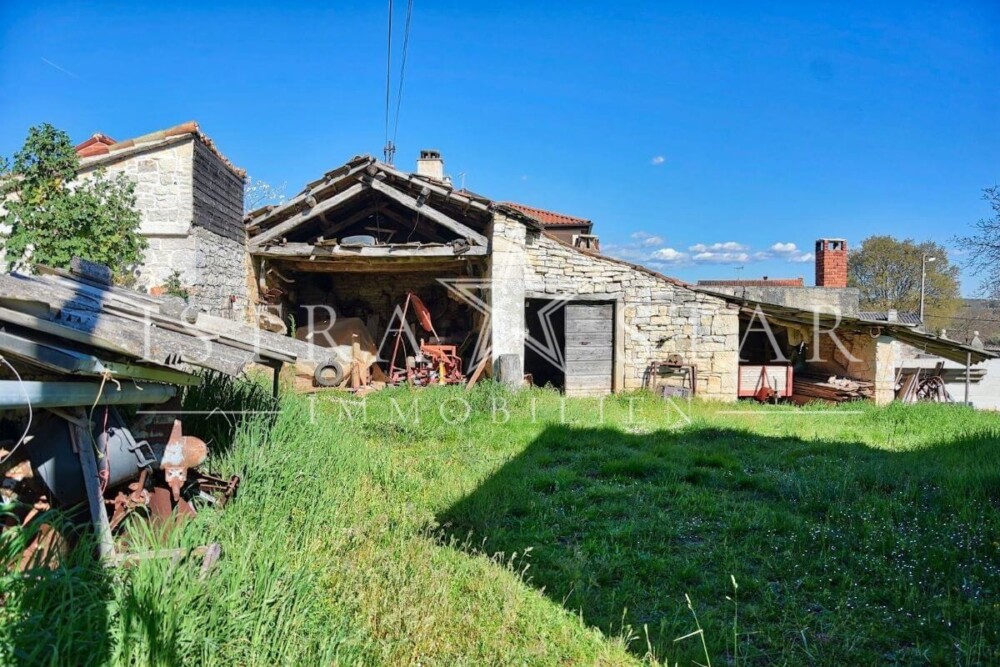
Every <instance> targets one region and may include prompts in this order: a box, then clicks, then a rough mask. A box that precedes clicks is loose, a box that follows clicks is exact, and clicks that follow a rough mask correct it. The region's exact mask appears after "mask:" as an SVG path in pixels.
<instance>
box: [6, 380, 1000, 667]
mask: <svg viewBox="0 0 1000 667" xmlns="http://www.w3.org/2000/svg"><path fill="white" fill-rule="evenodd" d="M457 397H463V398H465V397H467V398H468V399H469V402H470V405H471V406H472V416H471V417H470V419H469V420H468V421H467V422H466V423H463V424H459V425H454V424H450V423H448V422H447V421H446V420H445V419H444V418H443V417H442V416H441V414H440V413H439V412H438V411H437V410H436V409H435V407H434V406H435V403H434V402H435V401H439V400H443V399H447V398H457ZM627 398H628V397H616V398H613V399H609V400H608V401H607V402H606V403H605V405H604V406H603V412H602V421H601V422H600V423H595V421H594V420H595V415H596V414H597V413H598V410H597V408H596V406H595V403H594V402H591V401H585V400H576V401H574V400H570V401H567V402H566V403H565V404H563V403H562V402H561V399H560V397H559V396H558V395H555V394H552V393H550V392H545V391H537V390H532V391H528V392H522V393H520V394H510V393H509V392H506V391H505V390H504V389H503V388H502V387H499V386H495V385H493V384H492V383H484V385H483V386H482V387H479V388H477V390H476V391H474V392H472V393H471V394H465V393H464V392H456V391H454V390H451V389H448V388H430V389H428V390H425V391H422V392H408V391H406V390H391V391H387V392H381V393H380V394H377V395H373V396H372V397H371V399H370V402H369V405H368V408H367V416H366V417H365V418H364V419H356V420H354V421H352V420H349V419H346V418H345V417H344V416H343V414H342V410H340V409H339V408H338V406H337V404H335V403H332V402H330V401H328V400H326V399H325V398H324V397H323V396H322V395H321V397H320V398H319V399H318V400H317V402H316V404H315V406H313V407H311V406H310V403H309V401H308V399H305V398H302V397H297V396H292V395H289V396H286V397H284V398H283V399H282V403H281V410H280V411H279V412H278V413H277V414H275V411H274V410H273V404H269V403H268V401H269V400H270V397H269V396H267V393H266V388H262V387H258V388H257V389H254V388H248V387H246V386H243V385H236V386H232V387H230V386H229V385H228V384H227V383H225V382H222V381H219V384H216V385H213V386H212V388H211V389H210V390H209V391H203V392H200V393H198V392H191V393H189V395H188V397H187V398H186V405H185V407H186V408H187V409H199V410H202V409H204V406H213V405H214V406H218V405H220V404H221V405H226V406H233V405H235V406H245V405H252V406H256V407H254V409H253V412H254V414H252V415H244V416H243V418H242V419H238V420H233V421H229V420H226V419H225V418H223V417H222V416H219V415H215V416H208V415H207V414H206V415H205V417H204V421H203V423H201V424H197V422H195V421H194V420H191V421H190V422H186V431H188V432H191V433H192V434H195V435H200V436H201V437H206V434H208V435H207V437H210V438H212V439H213V451H212V456H211V467H212V469H214V470H216V471H218V472H219V473H222V474H226V475H228V474H239V475H241V476H242V477H243V480H244V482H243V485H242V487H241V490H240V494H239V496H238V497H237V498H236V499H235V501H233V502H232V503H230V505H229V506H227V507H226V508H225V509H224V510H222V511H216V510H209V511H205V512H202V513H201V514H200V515H199V516H198V517H197V519H195V520H194V521H192V522H190V523H189V524H188V525H187V526H186V527H185V528H184V529H183V530H180V531H176V532H175V533H174V534H172V535H171V537H170V540H171V541H170V543H169V544H168V545H167V546H174V547H178V548H182V549H184V550H185V551H189V550H191V549H193V548H194V547H196V546H198V545H201V544H206V543H209V542H218V543H220V544H221V545H222V547H223V556H222V559H221V560H220V561H219V563H218V565H217V566H216V569H215V570H214V571H213V572H212V574H211V575H210V576H208V577H202V576H201V572H200V563H199V562H198V560H197V559H195V558H181V559H179V560H177V561H176V562H174V561H163V560H156V561H146V562H143V563H140V564H139V565H138V566H136V567H134V568H132V569H128V570H113V571H104V570H103V569H97V570H92V569H88V568H87V567H86V566H85V563H84V561H82V560H81V561H77V560H74V558H68V559H66V560H65V562H64V563H63V564H62V565H61V566H60V568H58V569H57V570H54V571H52V572H51V573H50V574H47V573H36V574H35V575H32V576H29V577H25V578H21V579H3V580H2V584H0V586H2V590H0V596H2V597H0V599H2V603H0V662H3V663H4V664H33V662H37V661H38V660H39V659H41V657H42V656H51V655H56V656H57V659H56V661H57V662H61V663H66V664H79V665H88V664H95V665H96V664H120V665H125V664H162V665H168V664H188V663H190V664H204V665H215V664H218V665H222V664H225V665H230V664H242V665H265V664H266V665H270V664H276V663H280V664H371V665H382V664H386V665H409V664H418V663H419V664H425V665H433V664H439V665H478V664H567V663H569V664H632V663H635V662H637V661H639V662H646V663H650V664H655V663H662V664H671V665H673V664H688V665H690V664H706V665H707V664H708V663H709V662H711V663H712V664H715V665H718V664H720V663H722V664H732V665H750V664H771V663H786V664H806V663H809V664H852V663H858V662H877V663H882V664H907V663H912V662H914V661H919V660H925V661H931V662H953V663H957V664H964V665H974V664H990V663H993V662H996V661H997V660H998V659H1000V655H998V654H997V649H996V647H997V646H1000V641H998V640H1000V638H998V636H997V632H998V628H1000V609H998V608H997V607H996V606H995V604H994V603H993V602H992V601H993V600H995V599H996V596H997V595H998V593H1000V592H998V591H997V590H996V582H997V581H1000V571H998V570H997V568H998V567H1000V548H998V545H1000V516H998V512H1000V509H998V508H1000V504H998V503H1000V496H998V495H997V489H998V488H1000V487H998V486H997V484H996V480H997V479H1000V462H997V460H996V458H995V456H994V454H995V447H996V443H997V441H998V440H997V438H998V435H1000V424H998V420H997V417H996V416H995V415H982V414H977V413H973V412H971V411H966V410H962V409H954V408H953V407H952V406H903V408H902V409H900V408H897V407H895V406H893V407H892V408H889V409H881V410H880V409H874V408H866V409H863V410H862V411H861V414H856V415H841V414H839V413H838V411H837V410H830V411H828V412H829V414H830V417H824V416H823V415H813V416H810V417H809V418H808V419H802V418H797V417H796V418H790V417H787V416H786V417H782V418H781V419H770V418H769V416H768V415H769V414H770V413H771V412H773V411H774V410H775V409H774V408H771V409H766V408H762V409H756V408H754V409H750V410H749V412H750V414H747V415H743V416H739V417H734V416H729V415H720V414H718V412H719V411H720V410H721V409H724V408H723V407H722V406H715V405H712V404H698V403H696V404H695V405H694V412H693V414H692V424H691V425H690V426H686V427H683V428H680V429H677V428H670V429H666V428H664V426H665V424H666V421H665V420H667V419H668V418H670V417H669V416H662V415H659V413H658V412H657V407H658V406H659V405H660V404H658V403H657V402H656V401H654V400H652V399H649V398H647V397H643V396H639V397H637V399H636V400H637V402H636V404H635V405H630V404H629V402H628V400H627ZM416 399H419V400H420V402H421V406H423V407H421V408H420V409H419V410H417V412H418V413H419V421H418V422H414V421H413V420H412V418H411V415H412V414H413V411H414V408H416V407H417V406H416V404H415V403H413V401H415V400H416ZM392 400H395V401H396V403H397V405H395V406H394V405H393V404H392V403H391V401H392ZM497 401H500V402H503V403H504V405H505V407H506V408H507V409H508V410H509V411H510V419H509V420H507V421H504V422H502V423H500V422H498V421H495V420H494V418H493V415H492V414H491V413H492V410H493V406H494V404H495V403H496V402H497ZM533 402H534V403H533ZM193 406H198V407H197V408H195V407H193ZM425 408H426V409H425ZM398 409H401V410H402V414H403V415H405V418H404V419H403V420H402V421H401V420H400V418H399V411H398ZM533 409H534V413H533ZM777 410H783V409H781V408H778V409H777ZM209 411H210V410H209ZM630 411H631V412H632V413H633V419H632V421H628V419H629V413H630ZM313 415H315V419H313ZM218 420H221V421H218ZM636 420H639V421H641V422H642V423H640V424H638V425H637V424H636V423H635V422H636ZM657 420H660V421H657ZM188 429H190V430H188ZM213 429H214V430H213ZM132 541H133V546H134V548H136V549H139V548H146V547H148V546H152V544H153V536H151V535H147V534H144V533H142V532H141V531H138V530H137V531H135V532H134V533H133V538H132ZM8 547H9V549H8ZM0 548H4V549H7V550H6V551H4V553H8V551H9V554H10V555H11V557H16V553H17V547H16V545H14V544H13V543H10V544H8V545H6V546H5V545H0ZM89 562H90V563H92V561H89ZM737 581H739V582H740V583H739V585H737ZM685 592H686V593H687V594H688V599H687V603H685V597H684V593H685ZM727 592H728V593H729V595H728V596H727V595H725V593H727ZM696 609H697V612H696ZM53 619H55V621H53ZM692 621H693V625H694V631H693V632H691V628H692ZM633 628H636V629H638V628H641V632H642V637H640V636H638V635H637V633H636V632H635V631H634V630H633ZM696 637H697V639H696ZM675 639H676V640H677V641H674V640H675ZM643 644H644V645H643Z"/></svg>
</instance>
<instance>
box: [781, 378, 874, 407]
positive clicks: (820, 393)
mask: <svg viewBox="0 0 1000 667" xmlns="http://www.w3.org/2000/svg"><path fill="white" fill-rule="evenodd" d="M874 396H875V383H874V382H865V381H864V380H854V379H852V378H842V377H837V376H835V375H811V374H803V373H800V374H797V375H796V376H795V381H794V384H793V387H792V400H793V401H794V402H795V403H798V404H799V405H802V404H805V403H809V402H811V401H827V402H829V403H845V402H847V401H860V400H867V399H871V398H874Z"/></svg>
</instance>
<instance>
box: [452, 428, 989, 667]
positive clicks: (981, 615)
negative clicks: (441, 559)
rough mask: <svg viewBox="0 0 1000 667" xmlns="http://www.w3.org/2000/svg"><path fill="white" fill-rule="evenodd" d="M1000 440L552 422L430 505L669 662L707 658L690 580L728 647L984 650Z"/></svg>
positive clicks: (564, 598)
mask: <svg viewBox="0 0 1000 667" xmlns="http://www.w3.org/2000/svg"><path fill="white" fill-rule="evenodd" d="M998 446H1000V444H998V443H997V442H996V441H995V435H992V436H989V435H987V436H984V437H977V438H970V439H968V440H962V441H955V442H949V443H945V444H941V445H939V446H936V447H931V448H927V449H924V450H920V451H912V452H902V453H893V452H886V451H882V450H876V449H873V448H870V447H868V446H865V445H863V444H859V443H843V442H821V441H803V440H800V439H798V438H792V437H783V438H776V437H766V436H761V435H757V434H754V433H752V432H748V431H741V430H733V429H716V428H689V429H685V430H683V431H660V432H655V433H651V434H645V435H634V434H627V433H623V432H621V431H618V430H613V429H577V428H571V427H566V426H553V427H550V428H548V429H547V430H546V431H544V432H543V433H542V434H541V435H540V436H539V437H538V438H536V439H535V440H534V441H533V442H532V443H531V444H530V445H529V446H528V448H527V449H526V450H525V451H524V452H523V453H522V454H521V455H520V456H518V457H517V458H515V459H514V460H512V461H510V462H508V463H507V464H506V465H504V466H503V467H502V468H500V469H499V470H497V471H496V472H495V474H493V475H492V476H491V477H490V478H489V479H488V480H486V481H485V482H484V483H483V484H482V485H481V486H480V487H479V488H478V489H476V491H475V492H473V493H472V494H470V495H469V496H467V497H466V498H464V499H462V500H461V501H459V502H457V503H456V504H455V505H454V506H452V507H451V508H449V509H448V510H447V511H446V512H444V513H442V514H441V515H440V516H439V517H437V519H438V522H439V523H440V525H441V526H442V527H443V528H442V530H443V539H444V541H446V542H447V543H448V544H450V545H457V546H458V547H459V548H463V549H465V550H466V551H468V552H469V553H472V554H477V555H478V554H484V553H485V554H486V555H488V556H492V557H497V559H498V560H500V554H504V557H509V556H510V555H511V554H512V553H515V552H516V553H518V554H524V553H525V551H526V550H530V553H529V555H528V556H527V558H526V562H527V563H528V564H529V565H530V568H529V569H528V570H527V574H526V575H525V576H526V578H527V579H528V580H529V582H530V583H531V584H532V585H533V586H535V587H537V588H538V589H540V590H542V591H543V592H544V594H545V595H546V596H548V597H549V598H550V599H551V600H553V601H554V602H556V603H558V604H562V605H564V606H565V607H566V608H567V609H568V610H571V611H573V612H574V613H578V614H580V616H581V617H582V619H583V621H584V622H585V623H587V624H588V625H592V626H596V627H598V628H599V629H601V630H602V631H603V632H605V633H607V634H610V635H617V634H620V633H621V632H623V625H626V626H630V627H631V630H632V631H633V632H634V633H635V634H636V635H638V636H639V637H641V639H639V640H637V641H635V642H634V643H633V644H632V647H633V650H634V651H635V652H636V653H637V654H639V655H643V654H645V653H646V652H647V643H646V640H645V637H644V634H645V631H644V626H645V628H646V630H648V633H649V637H650V643H651V645H652V647H653V649H654V652H655V653H656V655H657V656H658V657H659V658H661V659H665V661H668V662H669V664H674V661H680V663H681V664H690V661H691V660H698V661H701V662H703V661H704V654H703V651H702V648H701V645H700V641H699V640H698V638H697V637H692V638H689V639H687V640H684V641H680V642H674V639H676V638H678V637H682V636H684V635H687V634H688V633H690V632H692V631H694V630H695V629H696V626H695V621H694V619H693V617H692V614H691V611H690V610H689V609H688V608H687V605H686V602H685V598H684V595H685V594H689V595H690V597H691V600H692V602H693V604H694V608H695V611H696V612H697V613H698V620H699V621H700V623H701V625H702V627H704V628H705V638H706V641H707V643H708V647H709V651H710V653H711V654H712V657H713V658H716V657H720V656H725V657H726V659H728V660H729V661H730V662H732V661H734V660H736V661H738V662H739V664H744V661H748V662H749V663H750V664H758V663H759V664H765V663H770V662H774V661H779V662H780V661H790V662H791V663H792V664H806V663H812V664H817V663H820V664H835V663H839V664H852V663H854V662H856V661H857V660H858V659H859V658H860V659H862V660H863V661H865V662H876V663H881V664H894V663H909V662H912V661H915V660H917V661H927V660H930V661H932V662H934V661H939V660H944V661H947V662H955V661H956V659H957V660H958V661H959V662H960V663H961V664H976V663H977V662H983V663H984V664H989V663H990V662H993V661H995V660H996V658H997V657H1000V656H998V655H997V654H996V651H997V650H998V649H996V648H995V647H997V646H998V645H1000V634H998V628H1000V607H998V606H997V605H996V604H995V600H996V595H997V594H998V593H1000V587H998V582H1000V549H998V548H997V545H998V544H1000V464H998V463H997V458H996V447H998ZM730 575H732V576H733V577H735V579H736V581H737V582H738V583H739V590H738V591H734V588H733V585H732V581H731V579H730ZM734 592H736V593H737V594H738V601H739V610H738V616H737V614H736V612H737V609H736V603H735V601H734V600H733V599H731V598H733V597H735V596H734ZM727 596H728V597H727ZM734 621H735V622H736V628H737V629H736V630H735V636H734V627H733V624H734Z"/></svg>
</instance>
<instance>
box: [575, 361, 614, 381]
mask: <svg viewBox="0 0 1000 667" xmlns="http://www.w3.org/2000/svg"><path fill="white" fill-rule="evenodd" d="M565 366H566V378H567V379H569V377H570V376H573V377H575V378H580V377H604V376H605V375H606V376H607V378H606V379H607V381H608V383H609V384H610V382H611V368H612V363H611V359H593V360H591V359H567V360H566V363H565Z"/></svg>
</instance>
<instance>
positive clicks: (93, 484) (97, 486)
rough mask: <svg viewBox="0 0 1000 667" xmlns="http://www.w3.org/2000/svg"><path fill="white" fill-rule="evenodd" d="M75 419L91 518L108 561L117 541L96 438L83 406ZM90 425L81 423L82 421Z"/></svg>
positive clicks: (74, 435)
mask: <svg viewBox="0 0 1000 667" xmlns="http://www.w3.org/2000/svg"><path fill="white" fill-rule="evenodd" d="M73 416H74V417H75V419H73V421H70V422H69V429H70V434H71V436H72V441H73V444H74V445H76V449H77V452H78V454H79V456H80V465H81V466H82V467H83V483H84V486H85V487H86V488H87V502H88V503H89V504H90V520H91V521H92V522H93V524H94V532H95V533H97V544H98V552H99V554H100V557H101V560H103V561H107V560H110V559H113V558H114V556H115V542H114V539H113V538H112V537H111V523H110V522H109V521H108V509H107V507H105V506H104V497H103V495H102V494H101V480H100V478H99V477H98V472H97V456H96V455H95V453H94V444H95V443H94V438H93V435H91V431H90V428H89V422H87V413H86V411H84V409H83V408H77V409H76V410H74V414H73ZM81 421H82V422H83V423H84V424H88V427H84V426H81V425H80V422H81Z"/></svg>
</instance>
